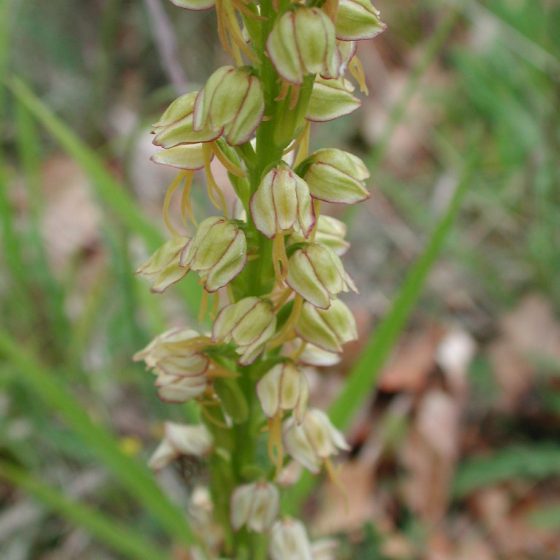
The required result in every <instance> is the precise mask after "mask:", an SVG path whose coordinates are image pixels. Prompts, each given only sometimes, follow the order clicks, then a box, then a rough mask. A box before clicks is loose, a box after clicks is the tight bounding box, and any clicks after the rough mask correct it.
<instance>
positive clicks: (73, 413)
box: [0, 330, 193, 544]
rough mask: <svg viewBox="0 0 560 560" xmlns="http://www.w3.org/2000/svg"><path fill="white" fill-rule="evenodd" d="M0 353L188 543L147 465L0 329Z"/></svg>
mask: <svg viewBox="0 0 560 560" xmlns="http://www.w3.org/2000/svg"><path fill="white" fill-rule="evenodd" d="M0 354H3V355H4V357H5V358H6V359H7V361H8V362H9V363H11V364H12V365H13V366H14V367H15V368H17V369H18V371H19V373H20V376H21V377H20V379H21V380H22V381H24V382H25V383H26V385H27V386H28V388H29V389H30V390H31V391H33V392H34V393H35V395H36V396H37V397H38V398H40V399H42V400H43V401H44V402H45V403H46V404H47V405H48V406H50V407H51V408H52V409H53V410H54V411H56V412H57V413H58V414H60V415H61V416H62V417H63V418H64V420H65V421H66V422H67V424H68V425H69V426H70V427H71V428H72V429H73V430H74V431H75V432H76V433H77V434H78V435H79V436H80V437H81V438H82V439H83V442H84V444H85V445H88V446H89V447H90V449H91V450H92V451H93V452H95V454H96V456H97V457H98V458H99V460H100V461H102V462H103V464H104V465H105V466H106V467H107V468H108V469H109V470H110V471H111V472H112V473H113V475H114V476H115V477H116V478H117V479H118V481H119V482H120V483H121V485H122V487H123V488H126V489H127V490H128V492H129V493H130V495H131V496H132V497H133V498H134V499H136V500H137V501H138V502H139V503H141V504H142V505H143V506H144V507H145V508H146V510H147V511H148V512H149V513H151V514H152V517H153V518H154V519H155V520H157V522H158V523H159V525H160V527H161V528H162V529H164V530H166V531H167V533H168V534H169V535H170V536H173V537H174V538H176V539H177V540H178V541H179V542H181V543H183V544H191V543H192V541H193V536H192V533H191V532H190V530H189V527H188V525H187V522H186V520H185V516H184V515H183V514H182V512H181V511H180V510H179V509H178V508H176V507H175V506H174V505H172V504H171V503H170V502H169V500H168V499H167V497H166V496H165V495H164V494H163V493H162V491H161V490H160V488H159V487H158V486H157V484H156V483H155V481H154V478H153V476H152V474H151V473H150V472H149V471H148V469H147V468H146V467H145V466H144V465H143V464H141V463H139V462H138V461H136V460H135V459H133V458H131V457H129V456H127V455H125V454H124V453H123V452H122V451H121V450H120V448H119V445H118V442H117V441H116V440H115V438H114V437H113V435H112V434H111V433H110V432H109V431H108V430H107V429H105V428H104V427H102V426H100V425H98V424H95V423H94V422H93V421H92V420H91V418H90V417H89V416H88V414H87V412H86V411H85V410H84V408H83V407H82V406H81V405H80V404H79V403H78V402H77V401H76V399H75V397H74V395H72V393H70V392H69V391H68V390H67V389H65V388H64V387H63V386H61V385H60V384H59V383H58V382H57V380H56V375H55V374H54V373H53V372H51V371H48V370H46V369H44V368H43V367H42V366H41V364H39V363H38V362H37V361H36V360H35V358H33V357H32V356H30V355H29V353H28V351H27V349H26V348H23V347H21V346H20V345H19V344H18V343H17V342H16V341H14V340H13V339H12V338H11V337H10V336H9V335H8V334H7V333H6V332H5V331H2V330H0Z"/></svg>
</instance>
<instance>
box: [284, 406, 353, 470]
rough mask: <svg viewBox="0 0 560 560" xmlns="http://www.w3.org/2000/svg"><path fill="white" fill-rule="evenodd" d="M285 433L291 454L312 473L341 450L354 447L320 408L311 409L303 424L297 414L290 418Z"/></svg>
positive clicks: (285, 442)
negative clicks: (296, 416) (295, 417)
mask: <svg viewBox="0 0 560 560" xmlns="http://www.w3.org/2000/svg"><path fill="white" fill-rule="evenodd" d="M283 436H284V445H285V446H286V450H287V451H288V453H289V454H290V455H291V456H292V458H293V459H295V460H296V461H297V462H298V463H300V464H301V465H303V466H304V467H305V468H306V469H308V470H309V471H311V472H312V473H318V472H319V470H320V468H321V466H322V465H323V463H324V462H325V461H327V460H328V459H329V458H330V457H331V456H332V455H336V454H337V453H338V451H339V450H345V451H347V450H349V449H350V447H349V445H348V444H347V443H346V440H345V439H344V436H343V435H342V433H341V432H340V431H339V430H337V429H336V428H335V427H334V426H333V425H332V423H331V421H330V419H329V417H328V416H327V415H326V414H325V413H324V412H323V411H322V410H319V409H317V408H313V409H310V410H308V411H307V412H306V413H305V415H304V417H303V421H302V422H301V424H298V423H297V422H296V421H295V419H294V418H293V417H291V418H288V419H287V420H286V421H285V422H284V428H283Z"/></svg>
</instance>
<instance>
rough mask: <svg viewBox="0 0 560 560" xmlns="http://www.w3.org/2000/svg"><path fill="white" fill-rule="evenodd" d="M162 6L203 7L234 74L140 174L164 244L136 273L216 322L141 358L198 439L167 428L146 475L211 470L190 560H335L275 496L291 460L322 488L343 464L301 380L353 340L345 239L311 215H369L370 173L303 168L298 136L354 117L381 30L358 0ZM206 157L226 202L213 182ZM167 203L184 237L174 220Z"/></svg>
mask: <svg viewBox="0 0 560 560" xmlns="http://www.w3.org/2000/svg"><path fill="white" fill-rule="evenodd" d="M172 2H173V4H175V5H176V6H179V7H181V8H185V9H189V10H203V9H208V8H211V7H215V9H216V14H217V26H218V35H219V38H220V41H221V43H222V45H223V47H224V49H225V50H226V52H227V53H228V54H229V55H230V56H231V57H232V60H233V64H232V65H228V66H223V67H221V68H219V69H218V70H216V71H215V72H214V73H213V74H212V75H211V76H210V77H209V79H208V81H207V82H206V84H205V85H204V87H203V88H202V89H201V90H200V91H198V92H190V93H186V94H184V95H182V96H180V97H179V98H177V99H176V100H175V101H173V102H172V103H171V105H170V106H169V107H168V108H167V110H166V111H165V112H164V113H163V115H162V117H161V118H160V120H159V121H158V122H157V123H156V124H154V126H153V133H154V144H155V145H156V146H159V147H160V148H161V150H160V151H158V152H157V153H156V154H155V155H154V156H153V161H154V162H156V163H158V164H162V165H166V166H170V167H174V168H176V169H178V174H177V177H176V179H175V180H174V181H173V182H172V184H171V185H170V187H169V189H168V191H167V194H166V196H165V200H164V208H163V216H164V221H165V223H166V225H167V226H168V229H169V230H170V233H171V238H170V239H169V241H167V242H166V243H165V244H164V245H163V246H162V247H161V248H160V249H159V250H158V251H156V253H155V254H154V255H152V256H151V258H150V259H149V260H148V261H147V262H146V263H145V264H143V265H142V266H140V268H139V269H138V273H139V274H140V275H142V276H145V277H147V278H148V279H150V281H151V283H152V290H153V291H154V292H157V293H161V292H164V291H166V290H167V289H168V288H169V287H170V286H172V285H173V284H175V283H177V282H180V281H181V280H182V279H183V278H184V277H185V276H186V275H187V274H189V273H196V274H198V277H199V279H200V283H201V286H202V288H203V293H204V306H203V307H204V309H203V310H202V311H203V312H202V318H201V322H202V321H203V319H204V317H205V316H206V315H207V314H209V315H210V317H211V319H212V322H213V324H212V326H211V327H210V328H208V329H207V331H206V330H205V331H204V332H203V333H200V332H197V331H196V330H194V329H192V328H174V329H171V330H169V331H167V332H165V333H163V334H161V335H159V336H158V337H156V338H155V339H154V340H153V341H152V342H151V343H150V344H149V345H148V346H147V347H146V348H145V349H144V350H142V351H140V352H139V353H138V354H137V355H136V359H138V360H143V361H144V362H145V363H146V365H147V367H148V368H149V369H151V370H152V371H153V372H154V373H155V375H156V381H155V386H156V388H157V392H158V395H159V397H160V398H161V399H162V400H163V401H165V402H169V403H185V402H187V401H194V402H196V403H197V405H198V407H199V411H200V419H201V423H200V424H198V425H183V424H177V423H172V422H168V423H166V425H165V429H164V437H163V441H162V442H161V444H160V446H159V447H158V449H157V450H156V452H155V453H154V455H153V456H152V458H151V460H150V466H151V467H152V468H154V469H156V470H159V469H162V468H163V467H165V466H167V465H169V464H170V463H172V462H174V461H176V460H179V459H180V458H182V457H191V458H196V459H199V460H202V461H205V462H206V464H207V466H208V472H209V476H208V480H209V489H204V488H202V489H201V488H199V489H198V490H197V491H196V492H193V495H192V496H191V504H190V506H189V508H188V510H189V515H190V517H191V523H192V525H193V527H195V528H197V531H196V532H197V536H198V541H199V542H198V543H197V545H196V546H195V547H194V548H193V549H192V550H191V551H189V554H190V555H191V557H192V558H196V559H198V558H201V559H216V558H224V557H228V558H235V559H241V558H251V559H256V560H258V559H259V558H265V557H269V558H272V559H273V560H288V559H294V560H295V559H301V560H307V559H319V558H323V559H325V558H332V557H333V556H332V552H330V551H331V546H330V544H328V543H323V542H319V543H315V544H310V542H309V540H308V536H307V532H306V530H305V528H304V526H303V525H302V523H301V522H299V521H297V520H295V519H292V518H290V517H280V501H281V500H280V487H281V485H280V484H279V481H280V480H284V479H285V478H286V477H285V476H282V473H283V470H284V469H285V467H286V466H287V464H288V462H289V461H290V459H292V460H293V461H295V462H296V463H299V464H300V465H301V466H303V467H305V468H306V469H308V470H309V471H310V472H312V473H319V472H320V471H321V469H323V468H325V469H326V470H327V472H328V473H329V475H331V476H335V474H334V469H333V466H332V463H331V460H332V457H333V456H335V455H337V454H338V453H339V452H340V451H343V450H347V449H348V445H347V443H346V441H345V439H344V437H343V435H342V434H341V432H340V431H339V430H338V429H336V427H335V426H334V425H333V424H332V423H331V421H330V420H329V418H328V416H327V414H325V413H324V412H323V411H321V410H319V409H315V408H311V407H309V406H308V397H309V384H308V379H307V375H306V370H307V369H308V368H309V367H315V366H316V367H320V366H325V365H334V364H336V363H337V362H338V353H340V352H341V350H342V347H343V345H344V344H345V343H346V342H348V341H351V340H353V339H355V338H356V336H357V333H356V324H355V321H354V317H353V315H352V313H351V311H350V310H349V308H348V307H347V306H346V305H345V304H344V303H343V302H342V301H341V300H340V299H338V297H339V295H340V294H341V293H343V292H347V291H349V290H353V291H355V290H356V287H355V285H354V282H353V281H352V279H351V278H350V276H349V275H348V274H347V273H346V271H345V270H344V267H343V265H342V261H341V259H340V256H341V255H342V254H343V253H344V252H345V251H346V250H347V249H348V243H347V241H346V240H345V233H346V228H345V226H344V224H343V223H342V222H340V221H339V220H337V219H335V218H332V217H329V216H326V215H321V212H320V210H321V202H322V201H324V202H329V203H337V204H354V203H357V202H360V201H362V200H364V199H366V198H367V197H368V196H369V193H368V191H367V189H366V185H365V182H366V180H367V179H368V177H369V174H368V170H367V168H366V166H365V165H364V163H363V162H362V161H361V160H360V159H359V158H358V157H356V156H355V155H353V154H351V153H348V152H345V151H342V150H339V149H335V148H326V149H320V150H317V151H316V152H314V153H311V154H310V153H309V135H310V125H311V123H312V122H322V121H327V120H331V119H333V118H337V117H340V116H343V115H346V114H349V113H351V112H352V111H354V110H355V109H357V108H358V107H359V106H360V100H359V99H358V97H356V95H355V92H354V89H355V88H354V85H353V84H352V82H351V81H350V79H349V78H348V77H346V74H348V75H349V76H350V78H351V79H354V80H355V81H356V82H357V84H358V86H359V88H360V90H361V91H362V92H364V93H367V87H366V84H365V78H364V73H363V70H362V66H361V63H360V61H359V59H358V56H357V54H356V41H360V40H364V39H371V38H373V37H375V36H376V35H377V34H378V33H380V32H381V31H382V30H383V29H384V27H385V26H384V24H383V23H382V22H381V20H380V18H379V12H378V11H377V10H376V9H375V8H374V7H373V6H372V5H371V4H370V1H369V0H324V1H323V2H321V1H318V2H317V1H313V0H311V1H309V2H308V3H300V2H293V1H292V0H172ZM214 158H216V159H217V160H219V162H220V163H221V164H222V166H223V167H224V168H225V169H226V170H227V174H228V178H229V180H230V182H231V185H232V188H233V191H234V193H235V201H234V202H233V203H232V202H231V197H230V198H229V199H228V197H227V196H226V195H225V194H224V192H223V190H222V188H221V187H220V186H219V185H218V182H217V181H216V179H215V178H214V176H213V173H212V160H213V159H214ZM199 170H202V171H203V173H204V176H205V182H206V186H207V193H208V197H209V199H210V201H211V202H212V204H213V205H214V206H215V207H216V208H217V209H218V211H219V215H217V216H211V217H208V218H206V219H204V220H203V221H201V222H200V223H199V224H197V222H196V219H195V216H194V211H193V209H192V207H191V202H190V192H191V188H192V185H193V177H194V175H195V173H196V172H197V171H199ZM178 195H180V202H179V201H178V202H179V209H180V214H181V216H182V221H183V225H182V226H181V228H179V227H178V226H177V225H176V224H174V223H173V219H172V217H171V215H170V208H171V205H172V203H173V201H174V200H176V198H175V197H177V196H178ZM228 200H229V202H228ZM187 232H188V233H187ZM209 298H211V299H213V301H214V305H213V306H210V309H213V310H211V311H210V312H208V311H207V308H208V302H207V300H208V299H209ZM203 329H204V327H203ZM201 496H203V498H201ZM197 504H198V505H197ZM201 504H202V505H201ZM201 523H202V525H203V528H201ZM210 526H211V527H212V528H210ZM204 527H206V528H204ZM210 536H211V538H210ZM267 554H268V556H267Z"/></svg>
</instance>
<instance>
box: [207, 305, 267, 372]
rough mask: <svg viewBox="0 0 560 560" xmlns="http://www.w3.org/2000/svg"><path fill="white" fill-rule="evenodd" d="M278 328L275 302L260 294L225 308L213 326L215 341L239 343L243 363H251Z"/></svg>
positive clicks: (238, 349)
mask: <svg viewBox="0 0 560 560" xmlns="http://www.w3.org/2000/svg"><path fill="white" fill-rule="evenodd" d="M275 330H276V315H275V314H274V311H273V307H272V303H271V302H270V301H268V300H266V299H262V298H258V297H248V298H245V299H242V300H240V301H238V302H236V303H232V304H230V305H227V306H226V307H224V308H223V309H222V310H221V311H220V313H219V314H218V316H217V317H216V320H215V321H214V326H213V329H212V337H213V339H214V340H215V341H219V342H222V341H223V342H230V341H233V342H234V343H235V344H236V345H237V353H238V354H240V355H241V358H240V363H241V364H242V365H247V364H250V363H251V362H253V361H254V360H255V358H256V357H257V356H258V355H259V354H260V353H261V352H262V350H263V349H264V345H265V344H266V342H267V341H268V340H269V339H270V338H271V337H272V335H273V334H274V332H275Z"/></svg>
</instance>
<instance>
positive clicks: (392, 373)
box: [379, 326, 442, 392]
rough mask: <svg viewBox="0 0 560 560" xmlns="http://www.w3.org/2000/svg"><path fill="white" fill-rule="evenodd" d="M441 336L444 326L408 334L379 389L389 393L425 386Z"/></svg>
mask: <svg viewBox="0 0 560 560" xmlns="http://www.w3.org/2000/svg"><path fill="white" fill-rule="evenodd" d="M441 335H442V333H441V329H440V328H439V327H435V326H432V327H428V328H426V329H424V330H422V331H420V332H417V333H414V334H411V335H409V336H407V337H405V339H404V340H403V341H402V342H401V343H400V344H399V346H398V347H397V349H396V351H395V352H394V354H393V357H392V358H391V360H390V362H389V364H388V365H387V367H386V368H385V369H384V370H383V373H382V375H381V378H380V380H379V388H380V389H381V390H383V391H387V392H398V391H412V392H417V391H420V390H421V389H422V388H424V387H425V385H426V382H427V379H428V376H429V374H430V373H431V371H432V370H433V367H434V365H435V353H436V349H437V347H438V344H439V342H440V339H441Z"/></svg>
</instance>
